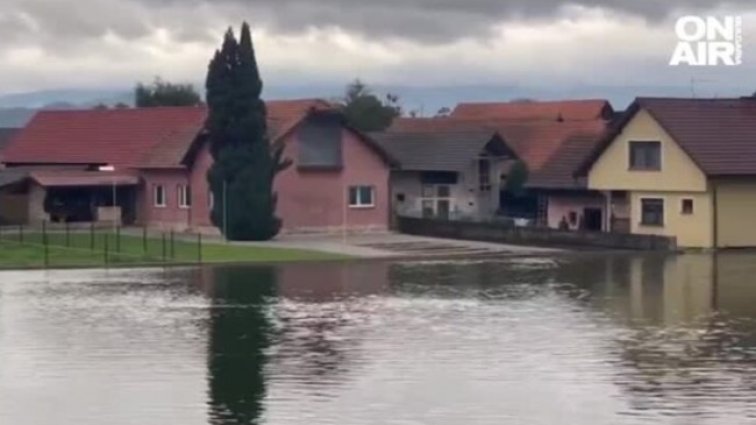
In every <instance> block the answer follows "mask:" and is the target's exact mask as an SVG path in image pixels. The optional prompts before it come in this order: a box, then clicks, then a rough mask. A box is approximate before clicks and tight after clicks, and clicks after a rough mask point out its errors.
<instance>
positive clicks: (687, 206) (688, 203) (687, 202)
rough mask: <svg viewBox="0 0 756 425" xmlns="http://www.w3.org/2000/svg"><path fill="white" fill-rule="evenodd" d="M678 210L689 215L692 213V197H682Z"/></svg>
mask: <svg viewBox="0 0 756 425" xmlns="http://www.w3.org/2000/svg"><path fill="white" fill-rule="evenodd" d="M680 212H681V213H682V214H684V215H691V214H693V200H692V199H683V200H682V206H681V208H680Z"/></svg>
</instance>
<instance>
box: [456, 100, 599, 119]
mask: <svg viewBox="0 0 756 425" xmlns="http://www.w3.org/2000/svg"><path fill="white" fill-rule="evenodd" d="M612 113H613V109H612V106H611V104H609V102H608V101H606V100H603V99H584V100H560V101H543V102H542V101H522V102H491V103H485V102H484V103H460V104H459V105H457V107H456V108H454V111H452V114H451V116H452V117H454V118H463V119H494V120H506V121H510V120H516V121H523V120H546V121H555V120H557V119H562V120H565V121H591V120H599V119H604V120H606V119H609V118H611V115H612Z"/></svg>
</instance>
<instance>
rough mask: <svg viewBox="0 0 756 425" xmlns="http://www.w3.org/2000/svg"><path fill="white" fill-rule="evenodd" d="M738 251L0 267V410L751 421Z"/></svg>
mask: <svg viewBox="0 0 756 425" xmlns="http://www.w3.org/2000/svg"><path fill="white" fill-rule="evenodd" d="M754 260H756V254H749V253H728V254H720V255H717V256H712V255H683V256H669V257H667V256H656V255H637V256H627V255H589V254H581V255H575V256H564V257H555V258H545V257H540V258H516V259H514V258H513V259H507V260H486V261H453V262H444V261H438V262H434V261H428V262H378V261H375V262H360V263H328V264H297V265H282V266H277V267H268V266H249V267H239V266H234V267H207V268H201V269H200V268H196V269H175V270H161V269H142V270H111V271H105V270H92V271H50V272H3V273H0V423H1V424H34V425H48V424H49V425H63V424H75V425H87V424H97V425H100V424H113V425H125V424H140V425H151V424H154V425H165V424H182V425H189V424H222V425H230V424H276V425H277V424H303V425H304V424H307V425H309V424H350V425H364V424H429V425H444V424H450V425H451V424H454V425H457V424H459V425H467V424H544V425H546V424H549V425H551V424H555V423H561V424H588V423H595V424H688V423H695V424H723V425H724V424H726V425H732V424H745V423H750V422H752V421H756V262H755V261H754Z"/></svg>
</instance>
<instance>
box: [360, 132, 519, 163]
mask: <svg viewBox="0 0 756 425" xmlns="http://www.w3.org/2000/svg"><path fill="white" fill-rule="evenodd" d="M370 137H371V138H372V139H373V140H375V141H376V142H377V143H378V144H379V145H380V146H381V147H382V148H383V149H384V150H385V151H386V152H388V154H389V155H390V156H391V157H392V158H394V159H395V160H396V161H398V162H399V168H401V169H402V170H409V171H460V170H464V169H465V168H467V167H468V166H470V164H471V163H472V161H474V160H475V159H476V158H477V157H478V155H480V154H481V153H482V152H483V150H484V149H485V148H486V145H488V144H489V143H490V142H494V143H497V146H498V148H499V149H502V150H505V151H509V148H507V147H506V145H505V144H504V141H503V140H502V139H501V137H499V135H498V134H497V133H496V132H494V131H487V130H486V131H477V132H472V131H466V132H459V131H439V132H433V133H417V132H413V133H400V132H384V133H372V134H370Z"/></svg>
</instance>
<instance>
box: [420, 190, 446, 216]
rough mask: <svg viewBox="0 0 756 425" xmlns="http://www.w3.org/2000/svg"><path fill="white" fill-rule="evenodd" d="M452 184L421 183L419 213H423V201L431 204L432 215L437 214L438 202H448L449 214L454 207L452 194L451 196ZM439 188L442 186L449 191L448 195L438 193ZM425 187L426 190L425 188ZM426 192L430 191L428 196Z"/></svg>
mask: <svg viewBox="0 0 756 425" xmlns="http://www.w3.org/2000/svg"><path fill="white" fill-rule="evenodd" d="M452 186H454V185H451V184H431V183H426V184H423V185H422V186H421V187H420V215H423V212H424V210H425V209H424V207H423V205H424V203H426V202H430V203H431V204H432V210H433V216H434V217H437V216H438V211H439V208H438V205H439V203H440V202H448V203H449V214H450V215H451V213H452V210H453V209H454V202H453V199H454V198H453V196H452ZM441 188H444V189H446V190H448V191H449V194H448V196H441V194H440V193H439V192H440V191H441ZM426 189H427V190H426ZM427 192H431V195H430V196H427V195H426V194H427Z"/></svg>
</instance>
